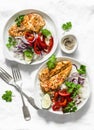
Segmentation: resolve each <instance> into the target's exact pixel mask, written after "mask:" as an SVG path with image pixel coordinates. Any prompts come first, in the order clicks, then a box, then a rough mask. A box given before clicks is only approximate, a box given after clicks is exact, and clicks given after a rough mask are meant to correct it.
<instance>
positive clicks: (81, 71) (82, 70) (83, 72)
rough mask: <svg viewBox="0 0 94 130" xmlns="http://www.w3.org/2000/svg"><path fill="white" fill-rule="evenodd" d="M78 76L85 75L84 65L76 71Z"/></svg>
mask: <svg viewBox="0 0 94 130" xmlns="http://www.w3.org/2000/svg"><path fill="white" fill-rule="evenodd" d="M77 71H78V73H79V74H86V66H85V65H81V66H80V69H77Z"/></svg>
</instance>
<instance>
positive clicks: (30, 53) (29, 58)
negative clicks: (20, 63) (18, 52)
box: [23, 49, 33, 62]
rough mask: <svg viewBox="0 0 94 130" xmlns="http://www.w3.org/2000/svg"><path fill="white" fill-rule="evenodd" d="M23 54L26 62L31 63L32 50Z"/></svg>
mask: <svg viewBox="0 0 94 130" xmlns="http://www.w3.org/2000/svg"><path fill="white" fill-rule="evenodd" d="M23 53H24V57H25V60H26V61H28V62H29V61H30V62H31V60H32V58H33V52H32V50H29V49H27V50H25V51H24V52H23Z"/></svg>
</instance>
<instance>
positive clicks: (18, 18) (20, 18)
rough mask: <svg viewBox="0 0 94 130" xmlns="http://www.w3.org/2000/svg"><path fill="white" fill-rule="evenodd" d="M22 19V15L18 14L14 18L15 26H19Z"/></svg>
mask: <svg viewBox="0 0 94 130" xmlns="http://www.w3.org/2000/svg"><path fill="white" fill-rule="evenodd" d="M23 20H24V15H20V16H18V17H17V18H16V19H15V22H16V25H17V27H20V26H21V22H22V21H23Z"/></svg>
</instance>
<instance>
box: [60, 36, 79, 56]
mask: <svg viewBox="0 0 94 130" xmlns="http://www.w3.org/2000/svg"><path fill="white" fill-rule="evenodd" d="M60 47H61V50H62V51H63V52H65V53H68V54H71V53H73V52H75V50H76V49H77V47H78V43H77V38H76V37H75V36H74V35H71V34H69V35H65V36H64V37H63V38H62V39H61V43H60Z"/></svg>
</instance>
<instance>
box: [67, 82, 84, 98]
mask: <svg viewBox="0 0 94 130" xmlns="http://www.w3.org/2000/svg"><path fill="white" fill-rule="evenodd" d="M65 85H66V86H67V88H68V92H69V93H71V95H72V98H75V97H76V96H77V95H78V93H79V89H80V88H81V85H80V84H75V83H73V82H69V81H66V82H65Z"/></svg>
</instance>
